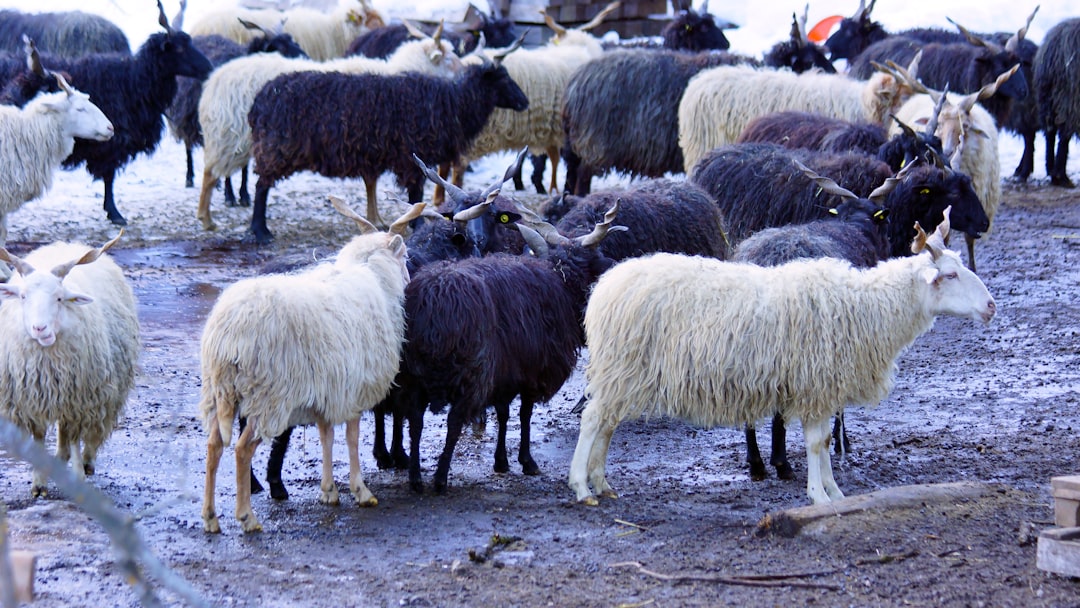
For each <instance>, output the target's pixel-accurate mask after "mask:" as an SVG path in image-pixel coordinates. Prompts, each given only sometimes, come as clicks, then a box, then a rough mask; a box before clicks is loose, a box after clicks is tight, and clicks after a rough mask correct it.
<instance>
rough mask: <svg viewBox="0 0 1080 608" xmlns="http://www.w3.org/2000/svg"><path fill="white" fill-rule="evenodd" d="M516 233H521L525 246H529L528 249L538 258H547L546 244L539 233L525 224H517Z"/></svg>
mask: <svg viewBox="0 0 1080 608" xmlns="http://www.w3.org/2000/svg"><path fill="white" fill-rule="evenodd" d="M517 229H518V232H520V233H521V237H522V238H523V239H525V244H526V245H528V246H529V249H532V250H533V253H534V254H536V257H538V258H546V257H548V244H547V241H545V240H544V237H542V236H540V233H539V232H537V231H535V230H533V229H532V228H529V227H528V226H526V225H525V224H522V223H521V222H518V224H517Z"/></svg>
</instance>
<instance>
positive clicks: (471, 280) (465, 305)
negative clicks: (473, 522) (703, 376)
mask: <svg viewBox="0 0 1080 608" xmlns="http://www.w3.org/2000/svg"><path fill="white" fill-rule="evenodd" d="M612 220H613V213H612V214H609V215H608V217H607V218H606V220H605V222H604V223H602V224H600V225H598V226H597V227H596V228H595V229H594V230H593V232H591V233H589V234H588V235H586V236H583V237H578V238H577V239H573V240H571V239H567V238H566V237H562V236H559V235H557V234H556V233H555V232H554V227H552V226H550V225H549V224H543V223H535V224H534V225H536V226H537V227H538V228H540V229H541V230H544V232H545V234H546V235H548V237H547V238H548V239H549V241H550V242H552V243H553V246H552V247H551V248H550V249H549V248H548V246H547V245H546V244H545V241H544V239H543V238H532V240H531V242H530V247H532V248H533V251H536V252H537V253H538V254H539V257H531V256H524V255H520V256H519V255H507V254H496V255H490V256H486V257H482V258H470V259H467V260H461V261H457V262H437V263H434V264H429V265H427V266H425V267H424V268H422V269H421V270H420V271H419V272H417V273H416V276H415V277H414V278H413V281H412V282H411V283H410V284H409V287H408V288H407V290H406V294H405V314H406V317H407V318H408V327H407V329H406V335H405V347H404V354H403V356H402V357H403V358H402V363H401V372H400V373H399V374H398V379H397V380H396V384H397V387H396V388H395V389H394V390H395V391H398V395H397V400H396V401H395V407H399V408H402V411H405V412H406V413H407V416H408V420H409V437H410V440H411V447H410V458H409V483H410V486H411V487H412V489H413V490H414V491H417V492H422V491H423V481H422V480H421V475H420V440H421V436H422V433H423V424H424V411H425V410H426V409H428V407H429V406H430V407H432V408H436V409H441V408H442V407H443V406H444V405H445V404H450V411H449V414H448V418H447V431H446V443H445V445H444V447H443V451H442V454H441V456H440V457H439V462H438V465H437V467H436V470H435V476H434V488H435V491H436V492H438V493H443V492H445V491H446V488H447V477H448V476H449V472H450V461H451V458H452V457H453V454H454V447H455V445H456V443H457V440H458V437H459V436H460V435H461V430H462V427H463V426H464V424H465V423H467V422H471V421H476V420H480V419H482V418H483V416H484V413H485V411H486V410H487V408H488V407H490V406H494V408H495V412H496V415H497V418H498V421H499V438H498V443H497V446H496V450H495V471H496V472H506V471H508V470H509V464H508V462H507V457H506V437H505V429H506V425H507V421H508V419H509V415H510V403H511V401H513V399H514V397H516V396H520V398H521V410H520V419H521V445H520V448H519V451H518V462H519V463H520V464H521V465H522V470H523V471H524V472H525V474H527V475H536V474H538V473H539V472H540V469H539V467H538V466H537V464H536V462H535V461H534V460H533V458H532V454H531V452H530V448H529V442H530V439H529V429H530V421H531V418H532V410H533V407H534V405H535V404H536V403H537V402H545V401H547V400H549V399H551V397H552V396H554V395H555V393H556V392H558V390H559V388H560V387H561V386H562V384H563V382H565V381H566V379H567V378H568V377H569V376H570V373H571V372H572V371H573V369H574V365H575V363H576V362H577V357H578V351H579V350H580V349H581V346H582V338H583V334H582V329H581V319H582V313H583V309H584V306H585V300H586V298H587V297H588V292H589V288H590V287H591V286H592V284H593V282H594V281H595V280H596V278H597V277H598V276H600V274H602V273H603V272H604V271H605V270H607V269H608V268H609V267H610V266H611V264H612V261H611V260H609V259H608V258H606V257H604V255H603V254H602V253H601V252H600V251H599V249H598V247H597V246H598V245H599V244H600V241H601V239H603V237H604V235H605V234H606V233H607V231H608V230H609V229H610V227H611V226H610V224H611V221H612ZM519 226H520V224H519ZM526 230H527V229H526ZM532 234H533V236H534V237H538V235H536V234H535V233H532ZM508 314H509V315H511V317H512V319H513V321H512V322H506V318H505V317H506V315H508Z"/></svg>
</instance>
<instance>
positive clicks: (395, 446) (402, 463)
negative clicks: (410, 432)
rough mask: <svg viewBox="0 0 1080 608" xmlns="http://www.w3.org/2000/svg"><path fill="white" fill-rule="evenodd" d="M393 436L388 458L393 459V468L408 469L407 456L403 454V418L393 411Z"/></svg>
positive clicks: (400, 414)
mask: <svg viewBox="0 0 1080 608" xmlns="http://www.w3.org/2000/svg"><path fill="white" fill-rule="evenodd" d="M393 414H394V431H393V432H394V436H393V438H392V445H391V446H390V457H391V458H393V459H394V468H395V469H398V470H404V469H407V468H409V455H408V454H406V453H405V416H404V415H403V414H402V413H401V412H399V411H397V410H394V412H393Z"/></svg>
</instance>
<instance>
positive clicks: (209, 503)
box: [202, 424, 225, 534]
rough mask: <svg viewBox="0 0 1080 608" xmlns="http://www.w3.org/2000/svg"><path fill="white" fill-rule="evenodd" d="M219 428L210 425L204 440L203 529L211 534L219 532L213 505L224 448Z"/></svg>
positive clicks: (219, 528)
mask: <svg viewBox="0 0 1080 608" xmlns="http://www.w3.org/2000/svg"><path fill="white" fill-rule="evenodd" d="M224 448H225V446H224V442H223V441H222V439H221V429H220V427H218V425H216V424H213V425H210V436H209V437H208V438H207V440H206V482H205V483H204V484H203V510H202V518H203V530H205V531H207V532H210V533H212V534H221V523H220V522H218V516H217V510H216V508H215V507H214V486H215V485H216V483H217V472H218V465H219V464H221V452H222V451H223V450H224Z"/></svg>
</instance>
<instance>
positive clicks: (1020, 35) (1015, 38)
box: [1005, 5, 1039, 53]
mask: <svg viewBox="0 0 1080 608" xmlns="http://www.w3.org/2000/svg"><path fill="white" fill-rule="evenodd" d="M1037 12H1039V5H1035V10H1033V11H1031V14H1030V15H1028V18H1027V22H1026V23H1024V27H1022V28H1020V29H1019V30H1017V31H1016V33H1015V34H1013V35H1012V36H1009V39H1008V40H1006V41H1005V50H1006V51H1008V52H1010V53H1016V51H1017V50H1019V49H1020V43H1021V42H1023V41H1024V37H1025V36H1027V31H1028V28H1029V27H1031V20H1032V19H1034V18H1035V13H1037Z"/></svg>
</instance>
